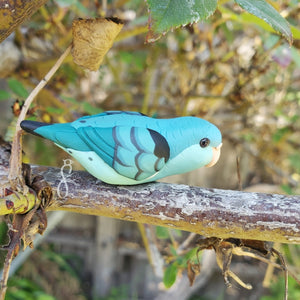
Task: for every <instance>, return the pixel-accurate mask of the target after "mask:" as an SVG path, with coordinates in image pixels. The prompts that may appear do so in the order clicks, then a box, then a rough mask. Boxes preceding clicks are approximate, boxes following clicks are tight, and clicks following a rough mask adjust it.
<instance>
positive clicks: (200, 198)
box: [0, 160, 300, 244]
mask: <svg viewBox="0 0 300 300" xmlns="http://www.w3.org/2000/svg"><path fill="white" fill-rule="evenodd" d="M0 162H1V160H0ZM0 169H1V170H0V171H1V172H0V174H1V175H2V176H1V178H2V179H3V178H4V177H3V175H4V173H5V172H6V173H7V172H8V169H7V168H6V167H5V166H1V164H0ZM32 173H33V175H43V176H44V178H45V180H46V181H47V182H48V183H49V184H50V186H51V187H52V190H53V195H54V197H53V201H52V203H51V204H50V206H49V207H48V208H47V210H48V211H54V210H66V211H72V212H77V213H82V214H90V215H99V216H107V217H112V218H117V219H122V220H128V221H135V222H140V223H148V224H154V225H160V226H167V227H172V228H177V229H180V230H185V231H190V232H195V233H198V234H201V235H204V236H214V237H219V238H229V237H232V238H240V239H253V240H262V241H273V242H282V243H293V244H299V243H300V196H285V195H276V194H274V195H271V194H261V193H246V192H239V191H232V190H220V189H204V188H200V187H191V186H187V185H175V184H167V183H160V182H157V183H150V184H143V185H138V186H112V185H108V184H105V183H103V182H101V181H99V180H97V179H96V178H94V177H93V176H91V175H90V174H88V173H87V172H84V171H74V172H72V173H71V174H67V175H66V174H65V173H64V172H63V171H62V170H60V169H58V168H52V167H45V166H32ZM1 178H0V179H1ZM1 181H2V182H1ZM1 181H0V182H1V184H3V180H1ZM62 187H63V188H62ZM0 201H2V202H3V201H5V200H4V199H1V200H0ZM4 206H5V205H4ZM5 213H13V211H12V210H11V211H7V212H5ZM2 214H3V212H2Z"/></svg>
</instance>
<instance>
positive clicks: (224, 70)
mask: <svg viewBox="0 0 300 300" xmlns="http://www.w3.org/2000/svg"><path fill="white" fill-rule="evenodd" d="M96 2H97V1H87V0H85V1H78V0H60V1H55V2H54V1H49V2H48V4H47V5H46V6H44V7H43V8H42V9H41V10H40V11H39V12H38V13H36V14H35V15H34V16H33V17H32V19H31V20H30V21H29V22H28V23H27V24H25V25H23V28H22V30H19V31H17V32H16V35H15V42H16V43H17V44H18V45H21V48H22V51H23V52H22V54H23V61H22V62H21V65H19V68H18V69H17V70H16V71H15V73H14V74H11V77H10V78H9V79H7V80H6V83H7V89H6V90H4V89H2V90H0V100H1V102H0V105H3V107H5V104H6V103H9V104H8V105H7V107H9V106H11V105H12V104H13V102H14V100H15V98H20V100H23V99H24V98H26V96H27V95H28V92H29V91H30V90H32V88H33V87H34V86H35V85H36V84H37V82H38V81H39V80H41V79H42V78H43V76H44V75H45V73H46V72H47V70H49V68H50V67H51V66H52V65H53V64H54V62H55V61H56V58H57V56H58V55H59V54H60V53H61V52H62V51H63V50H64V49H65V48H66V47H67V45H68V44H69V43H70V42H71V23H72V20H73V19H74V18H77V17H87V16H99V15H104V14H105V11H104V10H102V7H101V6H99V4H98V5H97V4H96ZM121 2H122V4H120V3H121ZM192 2H193V1H188V0H185V1H171V2H170V1H166V0H164V1H156V0H148V1H147V3H148V6H149V8H150V16H151V17H150V19H149V24H150V25H151V29H152V30H153V33H152V36H151V35H150V36H148V40H153V39H156V38H158V37H161V35H162V34H163V33H166V31H168V30H170V29H173V28H174V29H175V28H176V27H178V26H181V25H186V24H189V23H193V24H191V25H190V26H186V27H184V28H183V29H177V30H174V31H173V32H169V33H168V34H167V35H166V36H164V37H162V38H161V39H160V40H159V41H157V42H156V43H155V44H153V45H147V44H145V43H144V41H145V36H144V35H141V34H140V32H141V31H138V29H140V27H143V28H145V27H146V19H147V6H146V5H145V3H144V2H143V1H135V0H131V1H129V0H128V1H108V4H107V5H108V6H107V11H109V13H110V14H111V15H116V16H119V15H120V16H122V14H123V15H124V16H128V15H130V14H131V15H132V14H133V15H134V19H133V20H132V21H128V22H126V25H125V28H124V30H123V32H121V34H120V36H119V41H118V43H116V44H115V45H114V47H113V49H111V50H110V52H109V53H108V54H107V56H106V58H105V60H104V62H103V65H102V66H101V67H100V69H99V71H97V72H95V73H87V72H85V71H84V70H82V69H81V68H80V67H78V66H76V65H75V64H74V63H73V62H72V61H71V59H69V60H67V61H66V63H65V64H64V65H63V66H62V68H60V69H59V71H58V73H57V74H56V75H55V77H54V78H53V80H51V82H50V83H49V84H48V85H47V87H46V88H45V89H44V90H43V91H42V92H41V93H40V95H38V97H37V99H36V102H35V103H34V105H33V109H32V111H31V112H30V115H29V116H28V118H33V119H36V120H39V121H44V122H67V121H72V120H74V119H76V118H77V117H79V116H81V115H84V114H95V113H98V112H102V111H103V110H110V109H112V110H115V109H122V110H137V111H141V112H143V113H145V114H149V115H152V116H158V117H175V116H180V115H196V116H199V117H204V118H207V119H209V120H211V121H213V122H214V123H216V124H217V125H218V126H219V127H220V128H221V131H222V133H223V136H224V147H225V146H226V145H227V146H228V145H229V146H230V147H231V148H230V151H229V152H230V153H229V154H228V156H227V157H225V158H224V159H223V160H226V161H230V159H231V157H232V156H233V157H234V158H235V157H236V156H240V157H241V158H242V160H243V158H245V162H244V163H242V164H241V166H240V168H241V173H242V183H243V185H244V186H248V185H251V184H256V183H261V182H263V183H270V184H273V185H277V186H281V187H282V190H283V191H284V192H287V193H297V192H299V182H300V175H299V174H300V166H299V161H300V157H299V147H300V145H299V140H300V136H299V132H300V118H299V115H300V110H299V107H300V93H299V66H300V54H299V41H298V40H297V39H299V38H300V30H299V18H298V16H299V5H298V4H297V1H262V0H261V1H258V0H256V1H242V0H239V1H235V3H236V4H234V3H233V1H218V2H217V1H194V6H193V7H191V6H189V5H190V4H191V5H192ZM168 4H169V5H168ZM185 4H186V5H185ZM187 4H189V5H187ZM189 7H191V9H190V11H188V8H189ZM241 7H242V8H244V10H242V9H241ZM279 12H281V13H282V15H284V17H285V18H283V17H282V16H281V15H280V13H279ZM199 20H201V21H202V22H199V23H198V24H195V22H198V21H199ZM286 20H287V21H288V22H289V23H290V24H292V25H291V26H289V25H288V23H287V21H286ZM269 24H270V25H269ZM289 27H291V31H292V33H293V34H294V39H295V43H294V45H293V46H291V47H290V46H289V45H288V44H287V43H286V42H285V41H284V40H283V39H280V38H279V36H277V35H276V34H275V31H279V32H280V33H281V34H282V35H283V36H284V37H285V38H286V39H287V40H288V41H289V42H291V33H290V29H289ZM143 30H144V29H143ZM142 32H145V30H144V31H142ZM3 111H4V113H5V117H6V118H7V117H9V118H11V119H13V116H12V114H11V112H10V110H8V109H6V110H3ZM1 119H2V118H1ZM3 120H4V118H3ZM5 126H6V125H5ZM5 129H7V126H6V127H5ZM7 130H8V129H7ZM25 153H26V154H27V155H28V157H26V159H27V160H28V161H30V162H32V163H39V164H47V165H56V166H59V165H61V161H62V158H63V157H65V154H63V153H62V152H60V151H59V150H57V149H56V148H55V147H52V146H51V145H49V144H45V143H44V141H42V140H39V139H37V138H35V137H33V138H32V137H28V136H26V137H25ZM230 155H231V156H230ZM221 160H222V157H221ZM77 167H78V166H77ZM226 167H227V166H226ZM235 172H236V170H235V168H229V169H227V168H224V170H219V172H218V173H219V174H217V175H215V177H216V179H215V177H214V181H213V184H214V186H219V187H224V188H236V187H237V182H236V181H235V180H234V179H233V176H231V174H232V173H235ZM220 173H224V176H223V178H221V179H220V178H217V177H218V176H219V175H220ZM228 173H230V176H229V177H228ZM224 178H225V179H224ZM183 180H185V179H184V178H182V179H181V182H182V181H183ZM200 180H201V178H200V179H198V178H197V181H196V180H195V181H194V182H192V183H191V184H197V185H198V184H199V185H204V183H203V182H201V181H200ZM188 183H190V182H188ZM297 188H298V189H297ZM156 233H157V237H158V238H159V239H161V242H162V243H165V245H167V248H168V251H167V253H165V260H166V264H165V271H164V279H163V281H164V284H165V286H167V287H170V286H172V284H173V283H174V282H175V280H176V277H177V275H178V274H180V273H181V272H182V271H183V270H184V269H186V267H187V262H188V260H189V259H192V260H195V258H196V256H195V249H191V250H190V252H189V253H188V254H182V253H178V245H177V239H179V238H180V236H179V235H178V234H177V233H176V232H174V231H170V230H168V229H165V228H157V231H156ZM288 251H289V250H288V249H285V253H289V252H288ZM47 255H48V259H50V257H51V260H52V261H53V264H54V265H56V266H58V268H57V269H60V268H61V269H64V270H65V271H66V272H67V273H69V274H72V271H71V270H70V269H69V267H68V265H66V261H65V260H64V259H63V258H61V257H56V258H55V257H53V255H55V254H53V253H52V254H49V253H47V254H45V256H47ZM293 257H295V256H293ZM291 261H292V262H294V261H295V260H293V259H292V260H291ZM50 265H51V264H49V265H48V266H49V268H50ZM297 266H298V267H299V265H297ZM57 269H55V271H54V272H53V273H52V276H53V278H55V274H56V273H55V272H56V271H57ZM45 272H46V271H45ZM23 274H24V273H23ZM27 274H28V273H26V275H27ZM73 275H74V274H73ZM73 275H72V276H73ZM24 276H25V275H24ZM290 281H291V282H292V280H290ZM15 282H17V284H18V285H20V286H23V287H24V291H23V292H22V293H23V294H24V293H26V295H27V294H28V293H29V292H28V291H31V292H30V293H31V294H32V297H36V298H34V299H42V298H38V297H44V296H45V295H44V294H43V293H44V292H42V289H41V288H40V286H39V285H36V284H31V283H30V282H28V281H26V280H20V282H19V283H18V279H17V280H16V281H15ZM12 283H13V281H12ZM275 287H277V285H276V284H275V285H274V288H275ZM278 288H279V285H278ZM290 289H291V290H292V291H291V294H293V293H294V292H293V289H294V286H293V285H292V286H291V288H290ZM296 290H297V288H296V287H295V291H296ZM13 291H14V290H13V289H11V292H13ZM126 292H127V291H125V289H123V288H120V289H116V290H112V293H111V295H110V297H111V298H109V299H114V298H118V296H119V295H121V296H122V297H123V296H124V297H125V295H126ZM277 293H278V295H280V296H279V297H281V298H282V295H283V291H282V290H280V291H279V290H278V291H277ZM274 295H275V292H274ZM295 295H296V294H295ZM28 297H29V296H28ZM298 298H299V297H298ZM28 299H30V298H28ZM291 299H292V298H291ZM295 299H296V298H295Z"/></svg>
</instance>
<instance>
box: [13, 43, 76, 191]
mask: <svg viewBox="0 0 300 300" xmlns="http://www.w3.org/2000/svg"><path fill="white" fill-rule="evenodd" d="M71 47H72V45H70V46H69V47H68V48H67V49H66V50H65V52H64V53H63V54H62V55H61V56H60V58H59V59H58V60H57V62H56V63H55V64H54V66H53V67H52V68H51V69H50V71H49V72H48V73H47V74H46V76H45V77H44V78H43V79H42V80H41V81H40V82H39V84H38V85H37V86H36V87H35V88H34V89H33V91H32V92H31V93H30V95H29V96H28V97H27V99H26V100H25V102H24V105H23V107H22V110H21V113H20V115H19V117H18V120H17V124H16V132H15V135H14V138H13V142H12V147H11V156H10V170H9V175H8V178H9V180H10V181H11V184H12V187H13V188H16V187H17V181H18V180H20V182H21V183H22V179H21V178H22V176H21V174H22V168H21V166H22V139H21V127H20V124H21V122H22V121H23V120H24V119H25V117H26V114H27V112H28V109H29V107H30V105H31V103H32V102H33V100H34V98H35V97H36V96H37V94H38V93H39V92H40V91H41V90H42V89H43V88H44V86H45V85H46V84H47V83H48V82H49V80H50V79H51V77H52V76H53V75H54V73H55V72H56V71H57V69H58V68H59V67H60V65H61V64H62V62H63V60H64V59H65V58H66V56H67V55H68V54H69V53H70V51H71Z"/></svg>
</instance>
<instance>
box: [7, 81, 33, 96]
mask: <svg viewBox="0 0 300 300" xmlns="http://www.w3.org/2000/svg"><path fill="white" fill-rule="evenodd" d="M7 82H8V86H9V88H10V89H11V90H12V91H13V92H14V93H15V94H16V95H17V96H19V97H21V98H27V97H28V95H29V93H28V91H27V90H26V88H25V87H24V85H23V83H22V82H20V81H19V80H16V79H14V78H10V79H8V80H7Z"/></svg>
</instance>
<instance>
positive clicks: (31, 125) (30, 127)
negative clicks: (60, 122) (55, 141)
mask: <svg viewBox="0 0 300 300" xmlns="http://www.w3.org/2000/svg"><path fill="white" fill-rule="evenodd" d="M49 125H51V124H48V123H43V122H36V121H28V120H24V121H22V122H21V124H20V126H21V128H22V129H23V130H25V131H26V132H28V133H31V134H34V135H37V136H40V137H43V136H42V135H40V134H38V133H37V132H36V131H35V130H37V129H38V128H40V127H42V126H49Z"/></svg>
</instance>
